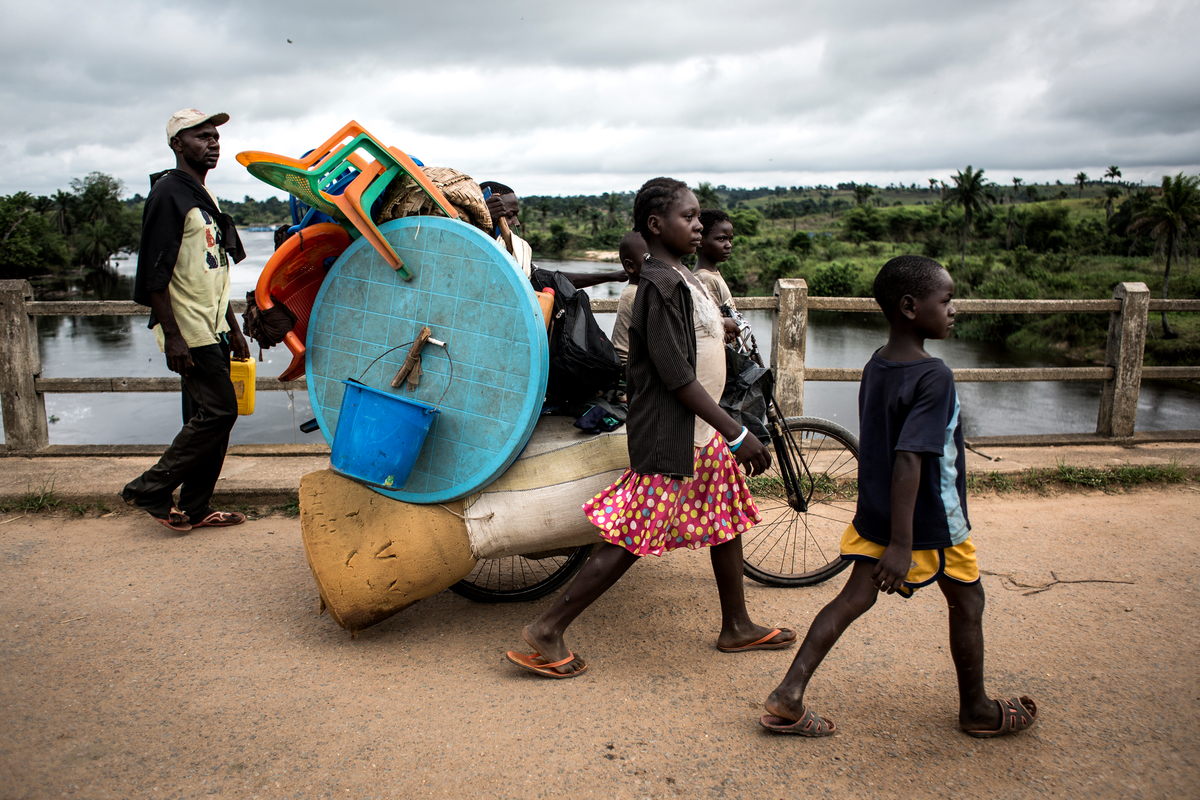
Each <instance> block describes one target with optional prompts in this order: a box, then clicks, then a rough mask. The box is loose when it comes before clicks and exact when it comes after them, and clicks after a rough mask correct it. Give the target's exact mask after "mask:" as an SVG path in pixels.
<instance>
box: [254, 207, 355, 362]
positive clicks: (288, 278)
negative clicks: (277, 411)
mask: <svg viewBox="0 0 1200 800" xmlns="http://www.w3.org/2000/svg"><path fill="white" fill-rule="evenodd" d="M349 246H350V234H348V233H346V231H345V229H344V228H342V226H341V225H335V224H334V223H332V222H323V223H320V224H318V225H312V226H310V227H308V228H305V229H303V230H300V231H297V232H296V233H295V234H293V235H292V236H291V237H290V238H289V239H288V240H287V241H286V242H284V243H283V244H282V245H280V247H279V249H278V250H276V251H275V253H274V254H273V255H272V256H271V258H270V259H269V260H268V261H267V265H266V266H265V267H263V271H262V274H261V275H259V277H258V285H257V286H255V287H254V302H255V303H256V304H257V305H258V307H259V308H260V309H262V310H263V311H266V310H267V309H268V308H272V307H273V306H274V305H275V302H276V301H278V302H280V303H283V304H284V305H285V306H287V307H288V309H289V310H290V311H291V312H292V313H293V314H295V315H296V324H295V325H294V326H293V327H292V330H291V331H290V332H289V333H288V334H287V336H285V337H284V339H283V343H284V344H285V345H286V346H287V349H288V350H290V351H291V352H292V363H291V364H289V365H288V368H287V369H285V370H284V371H283V372H282V373H281V374H280V376H279V380H281V381H294V380H296V379H297V378H299V377H300V376H302V375H303V374H304V353H305V345H304V340H305V337H307V335H308V318H309V316H310V315H311V314H312V307H313V301H315V300H316V299H317V292H318V291H319V290H320V288H321V283H322V282H323V281H324V280H325V275H326V273H328V272H329V268H330V267H331V266H333V262H334V261H336V260H337V257H338V256H340V255H341V254H342V253H343V252H344V251H345V249H346V248H347V247H349Z"/></svg>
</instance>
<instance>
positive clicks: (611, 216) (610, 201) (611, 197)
mask: <svg viewBox="0 0 1200 800" xmlns="http://www.w3.org/2000/svg"><path fill="white" fill-rule="evenodd" d="M601 199H602V200H603V202H604V208H605V209H606V210H607V211H608V224H609V225H610V226H612V225H616V224H617V212H618V211H620V210H621V205H622V203H621V195H619V194H617V193H616V192H609V193H608V194H606V195H604V197H603V198H601Z"/></svg>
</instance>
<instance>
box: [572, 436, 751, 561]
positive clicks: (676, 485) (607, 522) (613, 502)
mask: <svg viewBox="0 0 1200 800" xmlns="http://www.w3.org/2000/svg"><path fill="white" fill-rule="evenodd" d="M583 513H584V514H586V515H587V517H588V520H589V521H590V522H591V523H592V524H593V525H595V526H596V527H597V528H599V529H600V536H601V537H602V538H603V539H604V540H605V541H608V542H612V543H613V544H615V545H619V546H621V547H624V548H625V549H626V550H628V551H629V552H631V553H633V554H634V555H638V556H661V555H662V554H663V553H664V552H666V551H668V550H675V549H678V548H681V547H687V548H691V549H693V550H694V549H697V548H700V547H709V546H711V545H715V544H721V543H723V542H728V541H730V540H732V539H734V538H735V537H737V536H738V535H739V534H742V533H744V532H746V531H748V530H749V529H750V528H751V527H752V526H753V525H754V524H755V523H756V522H758V521H759V519H760V517H759V514H758V507H757V506H755V505H754V498H752V497H751V496H750V490H749V489H747V488H746V477H745V475H743V474H742V471H741V469H739V467H738V464H737V460H736V459H735V458H734V457H733V453H731V452H729V447H728V446H727V445H726V444H725V440H724V439H723V438H721V435H720V434H714V435H713V438H712V439H711V440H710V441H709V443H708V444H706V445H705V446H704V447H697V448H696V466H695V468H694V469H693V477H692V478H691V480H680V479H678V478H671V477H668V476H666V475H639V474H638V473H636V472H634V471H633V470H626V471H625V474H623V475H622V476H621V477H620V478H618V479H617V482H616V483H614V484H613V485H612V486H610V487H608V488H607V489H605V490H604V491H603V492H601V493H600V494H598V495H596V496H595V497H593V498H592V499H591V500H589V501H588V502H586V503H584V504H583Z"/></svg>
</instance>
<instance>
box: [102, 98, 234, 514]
mask: <svg viewBox="0 0 1200 800" xmlns="http://www.w3.org/2000/svg"><path fill="white" fill-rule="evenodd" d="M228 121H229V115H228V114H204V113H202V112H200V111H197V110H196V109H194V108H187V109H184V110H182V111H177V112H175V115H174V116H172V117H171V119H170V121H168V122H167V145H168V146H169V147H170V148H171V150H173V151H174V152H175V169H170V170H166V171H164V172H158V173H155V174H154V175H151V176H150V195H149V197H147V198H146V207H145V210H144V211H143V213H142V241H141V246H140V248H139V249H138V268H137V277H136V278H135V279H134V284H133V299H134V300H136V301H137V302H139V303H141V304H143V305H148V306H150V327H151V328H152V329H153V330H154V335H155V337H156V338H157V339H158V345H159V348H160V349H161V350H162V351H163V352H164V353H165V354H166V357H167V367H168V368H169V369H170V370H171V371H172V372H177V373H179V375H180V378H181V384H182V385H181V389H182V394H183V423H184V424H183V429H182V430H181V431H180V432H179V434H178V435H176V437H175V440H174V441H173V442H172V443H171V446H170V447H168V448H167V451H166V452H165V453H163V456H162V458H160V459H159V460H158V463H157V464H155V465H154V466H153V467H151V468H150V469H148V470H147V471H146V472H144V473H142V475H140V476H139V477H137V478H135V479H134V480H132V481H130V482H129V484H128V485H127V486H126V487H125V489H124V491H122V493H121V496H122V498H124V500H125V502H126V503H128V504H129V505H131V506H135V507H137V508H140V509H142V510H144V511H146V512H148V513H149V514H150V516H151V517H153V518H154V519H156V520H158V521H159V522H160V523H162V524H163V525H165V526H166V527H168V528H170V529H171V530H174V531H180V532H184V531H190V530H191V529H192V528H219V527H226V526H229V525H238V524H240V523H242V522H245V521H246V517H245V515H244V514H239V513H236V512H229V511H216V510H214V509H213V508H212V507H211V506H210V505H209V501H210V500H211V499H212V494H213V488H214V487H215V486H216V483H217V478H219V477H220V475H221V467H222V465H223V464H224V463H225V451H226V449H227V448H228V446H229V432H230V431H231V430H232V429H233V423H234V422H236V421H237V413H238V412H237V396H236V395H235V394H234V389H233V383H232V382H231V381H230V379H229V357H230V354H231V353H232V354H233V355H234V356H236V357H237V358H242V359H244V358H249V357H250V348H249V347H248V346H247V344H246V340H245V338H244V337H243V336H242V332H241V330H239V328H238V325H237V320H236V318H235V317H234V314H233V311H232V310H231V309H230V308H229V257H230V256H232V257H233V260H234V262H235V263H236V262H238V261H241V260H242V259H243V258H245V257H246V253H245V251H244V250H243V249H242V242H241V239H240V238H239V237H238V232H237V228H236V227H235V226H234V224H233V219H232V218H231V217H230V216H229V215H228V214H223V213H221V209H220V208H219V207H218V205H217V198H216V195H214V194H213V193H212V192H210V191H209V190H208V187H207V186H205V185H204V179H205V177H206V176H207V175H208V171H209V170H210V169H212V168H213V167H215V166H216V165H217V160H218V159H219V158H220V156H221V147H220V138H221V136H220V134H219V133H218V132H217V126H218V125H224V124H225V123H226V122H228ZM176 488H178V489H179V503H178V505H176V504H175V501H174V496H173V495H174V491H175V489H176Z"/></svg>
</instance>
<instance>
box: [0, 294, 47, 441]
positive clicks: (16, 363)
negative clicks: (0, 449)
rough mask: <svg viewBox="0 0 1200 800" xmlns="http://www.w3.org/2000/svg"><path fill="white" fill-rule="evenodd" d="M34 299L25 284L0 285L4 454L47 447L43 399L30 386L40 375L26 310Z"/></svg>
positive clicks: (0, 400) (0, 398)
mask: <svg viewBox="0 0 1200 800" xmlns="http://www.w3.org/2000/svg"><path fill="white" fill-rule="evenodd" d="M32 299H33V287H32V286H30V285H29V282H28V281H0V376H2V381H3V388H2V389H0V409H2V410H3V413H4V443H5V445H4V446H5V449H6V450H17V451H24V450H40V449H41V448H43V447H46V446H47V445H49V444H50V434H49V432H48V431H47V429H46V399H45V396H44V395H41V394H38V393H37V391H36V390H35V389H34V385H33V382H34V380H35V379H36V378H37V376H38V375H39V374H40V373H41V371H42V359H41V356H40V355H39V354H38V346H37V328H36V326H35V325H34V324H33V318H32V317H30V316H29V313H28V311H27V310H26V308H25V302H26V301H27V300H32Z"/></svg>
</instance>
